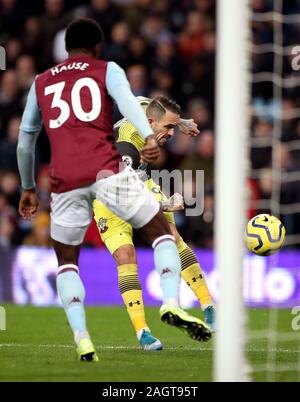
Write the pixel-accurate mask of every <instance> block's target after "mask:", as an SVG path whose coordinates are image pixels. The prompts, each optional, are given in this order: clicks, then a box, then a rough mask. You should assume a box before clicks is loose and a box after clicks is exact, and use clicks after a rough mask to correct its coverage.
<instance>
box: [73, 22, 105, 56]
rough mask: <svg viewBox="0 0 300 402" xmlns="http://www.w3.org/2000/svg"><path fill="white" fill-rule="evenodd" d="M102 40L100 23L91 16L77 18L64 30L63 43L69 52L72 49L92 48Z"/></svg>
mask: <svg viewBox="0 0 300 402" xmlns="http://www.w3.org/2000/svg"><path fill="white" fill-rule="evenodd" d="M102 40H103V32H102V29H101V27H100V25H99V24H98V23H97V22H96V21H94V20H93V19H91V18H77V19H76V20H74V21H72V22H71V23H70V24H69V25H68V27H67V30H66V35H65V45H66V50H67V52H69V51H70V50H72V49H88V50H93V49H94V48H95V46H96V45H98V44H99V43H101V42H102Z"/></svg>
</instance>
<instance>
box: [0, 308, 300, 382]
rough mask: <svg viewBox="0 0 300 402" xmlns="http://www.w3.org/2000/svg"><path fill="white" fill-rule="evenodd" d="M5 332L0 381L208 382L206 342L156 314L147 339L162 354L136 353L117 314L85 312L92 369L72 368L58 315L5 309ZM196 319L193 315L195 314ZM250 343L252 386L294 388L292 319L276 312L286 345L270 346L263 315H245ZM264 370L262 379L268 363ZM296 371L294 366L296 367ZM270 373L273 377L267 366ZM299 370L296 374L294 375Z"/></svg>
mask: <svg viewBox="0 0 300 402" xmlns="http://www.w3.org/2000/svg"><path fill="white" fill-rule="evenodd" d="M5 308H6V315H7V323H6V327H7V328H6V331H0V381H26V382H27V381H97V382H106V381H113V382H122V381H124V382H128V381H145V382H162V381H178V382H187V381H191V382H200V381H212V360H213V341H210V342H208V343H198V342H195V341H192V340H190V339H189V338H188V337H186V336H185V335H184V334H182V333H181V332H180V331H178V330H177V329H175V328H172V327H169V326H167V325H165V324H163V323H161V322H160V319H159V315H158V309H157V308H147V318H148V322H149V325H150V326H151V329H152V333H153V334H154V335H155V336H157V337H158V338H159V339H160V340H161V341H162V342H163V343H164V345H165V349H164V350H163V351H161V352H146V351H142V350H141V349H140V348H139V346H138V343H137V340H136V338H135V335H134V332H133V330H132V327H131V324H130V322H129V318H128V316H127V313H126V311H125V309H124V308H122V307H90V308H87V319H88V324H89V329H90V333H91V335H92V339H93V342H94V344H95V346H96V348H97V350H98V356H99V358H100V362H99V363H83V362H79V361H77V355H76V352H75V346H74V344H73V341H72V334H71V331H70V328H69V326H68V325H67V322H66V319H65V315H64V312H63V310H62V309H60V308H48V307H40V308H37V307H27V306H26V307H20V306H14V305H6V306H5ZM193 313H194V314H199V310H194V311H193ZM249 317H250V329H251V332H250V334H252V335H253V336H252V337H251V338H250V341H249V343H248V346H247V353H248V357H249V360H250V363H251V365H252V366H253V367H255V368H257V369H258V371H255V372H253V373H252V378H253V379H254V380H256V381H267V380H269V381H274V380H276V381H299V380H300V364H298V363H299V361H300V360H299V349H300V348H299V347H300V332H298V333H297V332H293V331H292V328H291V321H292V319H293V316H292V315H291V313H290V311H288V310H281V311H279V317H278V318H279V332H280V334H281V335H282V334H283V333H284V334H288V336H287V337H285V339H282V340H280V339H281V336H280V337H279V341H277V342H274V343H273V344H270V336H269V334H268V333H263V332H258V331H260V330H265V329H267V327H268V317H269V311H268V310H250V314H249ZM268 356H269V358H270V357H271V358H272V359H273V360H269V363H271V367H269V368H270V369H271V371H269V372H267V371H266V369H267V368H268V367H266V362H267V358H268ZM297 364H298V366H297ZM274 365H275V366H276V368H277V370H278V371H277V370H276V373H274V375H273V374H272V372H273V370H274V367H275V366H274ZM297 369H299V370H297Z"/></svg>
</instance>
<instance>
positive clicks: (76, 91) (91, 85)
mask: <svg viewBox="0 0 300 402" xmlns="http://www.w3.org/2000/svg"><path fill="white" fill-rule="evenodd" d="M65 84H66V82H65V81H62V82H58V83H57V84H53V85H49V86H47V87H45V92H44V94H45V96H47V95H51V94H54V96H53V100H52V104H51V108H52V109H53V108H55V107H57V108H59V109H60V115H59V116H58V118H57V119H50V121H49V127H50V128H59V127H61V126H62V125H63V124H64V123H65V122H66V121H67V120H68V118H69V116H70V106H69V104H68V103H67V102H66V101H64V100H63V99H62V93H63V90H64V87H65ZM84 87H86V88H88V89H89V91H90V94H91V99H92V108H91V110H90V111H89V112H85V111H84V110H83V109H82V105H81V99H80V91H81V89H82V88H84ZM71 104H72V109H73V111H74V114H75V116H76V117H77V118H78V119H79V120H81V121H85V122H86V121H93V120H96V119H97V117H98V116H99V114H100V112H101V94H100V89H99V86H98V84H97V82H96V81H95V80H93V79H92V78H89V77H85V78H80V79H79V80H77V81H76V82H75V84H74V85H73V88H72V90H71Z"/></svg>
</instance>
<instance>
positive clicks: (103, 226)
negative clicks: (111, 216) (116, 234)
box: [98, 218, 108, 233]
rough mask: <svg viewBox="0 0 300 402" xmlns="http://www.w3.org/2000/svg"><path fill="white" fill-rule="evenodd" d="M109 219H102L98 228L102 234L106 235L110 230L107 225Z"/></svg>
mask: <svg viewBox="0 0 300 402" xmlns="http://www.w3.org/2000/svg"><path fill="white" fill-rule="evenodd" d="M106 223H107V219H105V218H100V219H99V222H98V228H99V229H100V232H101V233H105V232H106V231H107V229H108V226H107V225H106Z"/></svg>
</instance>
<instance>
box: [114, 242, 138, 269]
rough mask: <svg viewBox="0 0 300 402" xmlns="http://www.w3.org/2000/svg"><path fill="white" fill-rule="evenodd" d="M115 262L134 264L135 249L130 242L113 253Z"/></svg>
mask: <svg viewBox="0 0 300 402" xmlns="http://www.w3.org/2000/svg"><path fill="white" fill-rule="evenodd" d="M113 257H114V260H115V262H116V264H117V265H118V266H119V265H123V264H136V255H135V249H134V247H133V245H132V244H125V245H124V246H121V247H119V248H118V249H117V250H116V251H115V252H114V254H113Z"/></svg>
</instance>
